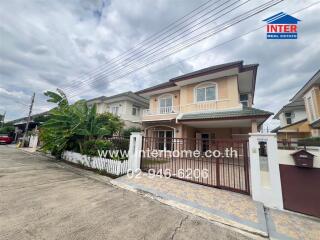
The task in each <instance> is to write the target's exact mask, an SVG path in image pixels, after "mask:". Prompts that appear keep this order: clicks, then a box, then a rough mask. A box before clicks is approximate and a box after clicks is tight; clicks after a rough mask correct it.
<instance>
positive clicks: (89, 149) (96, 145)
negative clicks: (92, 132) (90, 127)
mask: <svg viewBox="0 0 320 240" xmlns="http://www.w3.org/2000/svg"><path fill="white" fill-rule="evenodd" d="M112 146H113V144H112V142H110V141H106V140H90V141H86V142H84V143H83V146H82V152H81V154H83V155H88V156H99V153H98V150H100V151H106V150H110V149H112Z"/></svg>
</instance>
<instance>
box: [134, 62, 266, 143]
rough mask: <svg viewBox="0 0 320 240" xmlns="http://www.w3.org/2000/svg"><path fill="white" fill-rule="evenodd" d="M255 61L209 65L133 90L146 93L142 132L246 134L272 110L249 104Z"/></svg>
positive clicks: (166, 135) (213, 136)
mask: <svg viewBox="0 0 320 240" xmlns="http://www.w3.org/2000/svg"><path fill="white" fill-rule="evenodd" d="M257 69H258V64H252V65H244V64H243V62H242V61H238V62H231V63H226V64H222V65H217V66H212V67H209V68H205V69H202V70H199V71H195V72H192V73H189V74H186V75H183V76H179V77H176V78H173V79H170V80H169V81H168V82H166V83H163V84H159V85H157V86H154V87H150V88H147V89H144V90H141V91H139V92H137V94H139V95H141V96H143V97H145V98H149V109H146V110H145V111H144V112H143V116H142V125H143V127H144V131H145V136H147V137H159V138H197V139H239V138H240V139H243V138H244V139H247V138H248V133H250V132H258V131H259V129H260V127H261V125H262V123H263V122H264V121H265V120H266V119H267V118H268V117H269V116H270V115H271V114H272V113H270V112H267V111H263V110H260V109H256V108H253V107H252V106H253V101H254V91H255V84H256V75H257Z"/></svg>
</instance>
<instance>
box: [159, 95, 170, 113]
mask: <svg viewBox="0 0 320 240" xmlns="http://www.w3.org/2000/svg"><path fill="white" fill-rule="evenodd" d="M168 98H171V106H165V107H161V104H160V102H161V99H168ZM158 102H159V103H158V107H159V109H158V110H159V111H158V112H159V114H170V113H171V112H172V110H173V95H172V94H164V95H161V96H159V97H158ZM165 103H166V101H165ZM165 105H166V104H165ZM168 107H171V110H170V109H169V111H168V109H167V108H168ZM162 108H164V111H162V110H161V109H162Z"/></svg>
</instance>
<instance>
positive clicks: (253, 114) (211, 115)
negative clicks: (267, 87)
mask: <svg viewBox="0 0 320 240" xmlns="http://www.w3.org/2000/svg"><path fill="white" fill-rule="evenodd" d="M272 114H273V113H272V112H268V111H264V110H261V109H257V108H251V107H243V109H241V110H232V111H219V112H217V111H210V112H209V111H208V112H197V113H185V114H183V115H182V116H181V118H179V121H188V120H206V119H217V120H218V119H219V120H221V119H239V118H266V117H269V116H271V115H272Z"/></svg>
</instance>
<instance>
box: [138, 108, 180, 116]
mask: <svg viewBox="0 0 320 240" xmlns="http://www.w3.org/2000/svg"><path fill="white" fill-rule="evenodd" d="M179 112H180V106H170V107H160V108H158V109H156V110H155V111H152V110H151V109H145V110H143V116H150V115H161V114H178V113H179Z"/></svg>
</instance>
